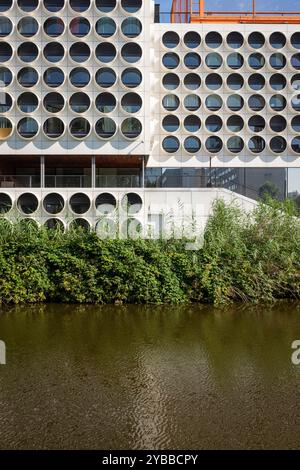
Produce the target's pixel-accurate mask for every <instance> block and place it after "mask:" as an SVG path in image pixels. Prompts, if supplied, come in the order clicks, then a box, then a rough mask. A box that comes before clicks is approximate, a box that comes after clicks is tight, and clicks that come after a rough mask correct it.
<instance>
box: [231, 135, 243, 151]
mask: <svg viewBox="0 0 300 470" xmlns="http://www.w3.org/2000/svg"><path fill="white" fill-rule="evenodd" d="M227 148H228V150H229V152H232V153H239V152H241V151H242V150H243V148H244V141H243V139H242V138H241V137H238V136H233V137H230V138H229V139H228V140H227Z"/></svg>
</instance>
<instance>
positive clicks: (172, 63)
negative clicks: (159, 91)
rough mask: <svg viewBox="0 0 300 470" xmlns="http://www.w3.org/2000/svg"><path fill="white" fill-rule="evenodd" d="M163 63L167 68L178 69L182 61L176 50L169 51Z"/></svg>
mask: <svg viewBox="0 0 300 470" xmlns="http://www.w3.org/2000/svg"><path fill="white" fill-rule="evenodd" d="M162 63H163V65H164V66H165V67H166V68H167V69H176V68H177V67H178V65H179V63H180V59H179V57H178V55H177V54H175V52H168V53H167V54H165V55H164V56H163V59H162Z"/></svg>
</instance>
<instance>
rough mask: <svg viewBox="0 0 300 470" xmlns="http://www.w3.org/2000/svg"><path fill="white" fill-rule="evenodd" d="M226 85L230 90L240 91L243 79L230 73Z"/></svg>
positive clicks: (236, 74)
mask: <svg viewBox="0 0 300 470" xmlns="http://www.w3.org/2000/svg"><path fill="white" fill-rule="evenodd" d="M226 83H227V86H228V88H230V89H231V90H240V89H241V88H243V86H244V79H243V77H242V76H241V75H239V74H238V73H232V74H231V75H229V76H228V77H227V82H226Z"/></svg>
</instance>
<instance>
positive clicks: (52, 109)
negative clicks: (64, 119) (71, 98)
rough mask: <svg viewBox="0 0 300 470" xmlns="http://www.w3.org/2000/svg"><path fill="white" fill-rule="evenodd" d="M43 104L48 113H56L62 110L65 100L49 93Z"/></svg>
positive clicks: (53, 93)
mask: <svg viewBox="0 0 300 470" xmlns="http://www.w3.org/2000/svg"><path fill="white" fill-rule="evenodd" d="M43 104H44V108H45V109H46V110H47V111H48V112H49V113H58V112H59V111H62V110H63V108H64V106H65V99H64V97H63V96H62V95H61V94H60V93H56V92H51V93H48V94H47V95H46V96H45V97H44V100H43Z"/></svg>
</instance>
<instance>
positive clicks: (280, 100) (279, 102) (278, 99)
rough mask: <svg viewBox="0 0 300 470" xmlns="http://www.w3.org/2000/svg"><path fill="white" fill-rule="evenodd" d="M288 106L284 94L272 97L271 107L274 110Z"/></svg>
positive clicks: (280, 109)
mask: <svg viewBox="0 0 300 470" xmlns="http://www.w3.org/2000/svg"><path fill="white" fill-rule="evenodd" d="M285 107H286V98H285V97H284V96H282V95H273V96H271V98H270V108H271V109H272V110H273V111H282V110H283V109H285Z"/></svg>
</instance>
